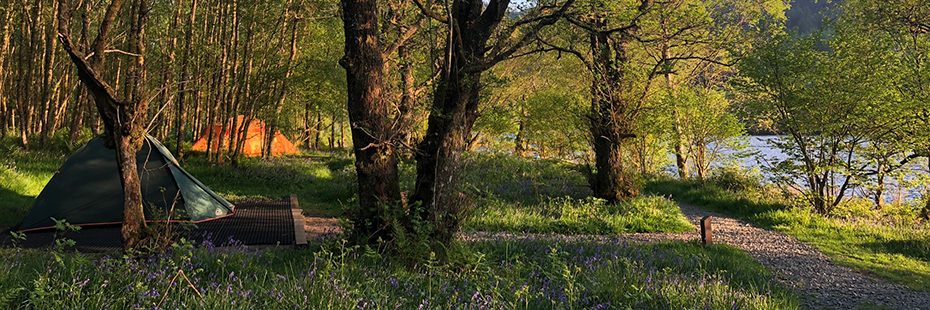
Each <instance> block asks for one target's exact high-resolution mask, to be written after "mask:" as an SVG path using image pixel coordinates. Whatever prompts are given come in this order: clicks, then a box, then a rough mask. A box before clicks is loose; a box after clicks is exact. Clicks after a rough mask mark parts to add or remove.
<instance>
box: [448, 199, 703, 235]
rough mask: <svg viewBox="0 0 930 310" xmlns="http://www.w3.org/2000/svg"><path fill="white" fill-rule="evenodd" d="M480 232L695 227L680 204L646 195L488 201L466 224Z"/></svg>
mask: <svg viewBox="0 0 930 310" xmlns="http://www.w3.org/2000/svg"><path fill="white" fill-rule="evenodd" d="M466 228H467V229H470V230H478V231H509V232H532V233H562V234H621V233H639V232H688V231H693V230H694V226H693V225H691V223H690V222H688V219H687V218H685V217H684V215H683V214H682V213H681V210H680V209H679V208H678V204H676V203H675V202H673V201H671V200H668V199H666V198H663V197H658V196H642V197H638V198H635V199H632V200H630V201H626V202H622V203H619V204H616V205H609V204H607V203H606V202H605V201H604V200H600V199H593V198H586V199H573V198H567V197H565V198H555V199H550V200H549V201H547V202H544V203H541V204H536V205H529V206H527V205H523V204H512V203H507V202H504V201H501V200H493V199H489V200H487V204H485V205H483V206H481V207H480V208H478V210H476V211H475V213H474V214H473V215H472V217H471V218H470V219H469V221H468V222H467V225H466Z"/></svg>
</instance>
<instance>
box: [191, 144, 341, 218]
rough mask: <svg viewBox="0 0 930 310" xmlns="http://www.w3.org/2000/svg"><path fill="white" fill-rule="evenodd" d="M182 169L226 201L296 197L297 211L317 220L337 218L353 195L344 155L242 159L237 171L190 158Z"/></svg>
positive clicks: (198, 158) (202, 158)
mask: <svg viewBox="0 0 930 310" xmlns="http://www.w3.org/2000/svg"><path fill="white" fill-rule="evenodd" d="M182 165H183V166H184V168H185V169H186V170H187V171H188V172H190V173H191V174H192V175H194V176H195V177H197V179H198V180H200V181H201V182H203V183H204V184H207V185H208V186H210V188H211V189H213V190H214V191H216V192H217V193H218V194H220V195H221V196H223V197H227V199H231V200H235V199H245V198H258V199H280V198H281V197H287V196H289V195H290V194H296V195H297V198H298V201H299V202H300V207H301V208H302V209H304V211H306V213H308V214H314V215H318V216H339V215H341V214H342V213H343V211H344V209H345V205H346V204H348V203H351V201H352V199H353V196H354V195H355V180H354V177H355V171H354V170H353V169H354V166H353V165H352V161H351V160H350V159H348V158H346V157H345V156H344V155H338V154H325V155H320V154H315V155H312V156H310V155H307V156H299V157H282V158H274V159H270V160H265V161H263V160H260V159H257V158H244V159H242V160H241V162H240V164H239V166H238V167H230V166H228V165H227V166H218V165H215V164H212V163H209V162H207V161H206V158H205V157H203V156H202V155H200V154H193V155H192V156H189V158H187V159H186V160H185V162H184V163H182Z"/></svg>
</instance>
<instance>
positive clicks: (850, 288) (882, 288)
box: [681, 205, 930, 309]
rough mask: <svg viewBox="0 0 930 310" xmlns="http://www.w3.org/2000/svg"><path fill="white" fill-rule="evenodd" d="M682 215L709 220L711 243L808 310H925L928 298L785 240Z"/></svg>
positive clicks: (691, 212) (723, 220)
mask: <svg viewBox="0 0 930 310" xmlns="http://www.w3.org/2000/svg"><path fill="white" fill-rule="evenodd" d="M681 211H682V212H683V213H684V214H685V216H687V217H688V219H690V220H691V221H692V222H694V223H698V222H699V221H700V219H701V218H702V217H704V216H706V215H710V216H712V217H713V219H712V222H713V224H712V226H713V231H714V240H715V241H716V242H719V243H726V244H729V245H732V246H735V247H738V248H740V249H743V250H744V251H746V252H747V253H749V255H751V256H752V257H753V258H755V259H756V260H758V261H759V262H760V263H761V264H762V265H764V266H765V267H767V268H768V269H769V270H771V271H773V272H774V273H775V276H776V279H777V280H778V281H779V282H781V283H782V284H784V285H786V286H788V287H790V288H793V289H794V290H795V291H796V292H797V293H798V294H799V295H800V296H801V301H802V303H803V305H804V306H805V307H807V308H810V309H857V308H861V307H869V306H881V307H888V308H890V309H930V293H927V292H919V291H914V290H911V289H909V288H907V287H904V286H902V285H898V284H894V283H890V282H888V281H886V280H883V279H880V278H877V277H875V276H872V275H869V274H866V273H864V272H862V271H858V270H855V269H852V268H849V267H845V266H840V265H837V264H835V263H833V262H832V261H830V259H829V258H828V257H827V256H826V255H824V254H823V253H821V252H820V251H818V250H816V249H814V248H813V247H812V246H810V245H807V244H804V243H802V242H800V241H798V240H796V239H794V238H792V237H789V236H787V235H785V234H782V233H779V232H775V231H771V230H765V229H762V228H757V227H753V226H751V225H749V224H746V223H745V222H742V221H739V220H736V219H733V218H730V217H727V216H723V215H720V214H715V213H712V212H707V211H704V210H702V209H699V208H697V207H694V206H690V205H682V206H681Z"/></svg>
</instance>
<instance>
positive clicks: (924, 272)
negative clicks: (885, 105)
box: [648, 179, 930, 291]
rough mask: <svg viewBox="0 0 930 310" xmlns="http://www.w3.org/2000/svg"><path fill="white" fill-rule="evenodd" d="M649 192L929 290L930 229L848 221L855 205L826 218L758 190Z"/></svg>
mask: <svg viewBox="0 0 930 310" xmlns="http://www.w3.org/2000/svg"><path fill="white" fill-rule="evenodd" d="M648 187H649V191H651V192H653V193H655V194H661V195H671V196H672V197H673V198H674V199H677V200H681V201H683V202H687V203H691V204H695V205H700V206H703V207H705V208H708V209H710V210H714V211H718V212H722V213H726V214H730V215H734V216H737V217H740V218H743V219H745V220H747V221H749V222H752V223H754V224H756V225H759V226H761V227H766V228H770V229H775V230H778V231H781V232H784V233H786V234H788V235H791V236H793V237H795V238H797V239H798V240H800V241H802V242H805V243H808V244H811V245H813V246H815V247H816V248H817V249H819V250H820V251H822V252H823V253H825V254H826V255H828V256H829V257H830V258H831V259H832V260H833V261H835V262H837V263H840V264H842V265H846V266H849V267H853V268H857V269H862V270H866V271H868V272H871V273H873V274H876V275H878V276H880V277H883V278H885V279H888V280H891V281H893V282H896V283H900V284H903V285H906V286H909V287H911V288H914V289H918V290H924V291H930V227H928V226H927V224H924V223H918V222H916V221H914V220H913V219H911V220H910V221H903V220H901V219H900V217H899V216H890V217H898V219H894V220H889V219H888V217H876V216H869V217H856V216H849V214H855V213H857V212H851V211H850V208H855V207H856V204H851V205H849V206H844V207H842V208H840V209H839V210H837V211H836V213H835V214H834V215H833V216H822V215H818V214H815V213H813V212H811V211H810V210H808V209H804V208H798V207H791V205H792V204H791V203H790V202H789V201H787V200H785V199H784V198H781V197H779V196H777V195H772V194H767V193H766V192H765V191H764V190H760V189H742V190H726V189H724V188H722V187H720V186H717V185H715V184H712V183H709V184H701V183H698V182H682V181H677V180H670V179H659V180H654V181H653V182H651V183H650V185H649V186H648Z"/></svg>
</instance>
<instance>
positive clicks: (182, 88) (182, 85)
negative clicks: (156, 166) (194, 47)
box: [174, 0, 197, 160]
mask: <svg viewBox="0 0 930 310" xmlns="http://www.w3.org/2000/svg"><path fill="white" fill-rule="evenodd" d="M196 17H197V0H191V9H190V14H189V15H188V18H187V24H186V25H185V30H184V58H183V59H182V61H181V73H180V75H179V77H178V84H177V87H178V95H177V102H176V103H175V115H174V116H175V122H174V126H175V127H174V130H175V135H174V138H175V145H174V155H175V156H176V157H177V159H178V160H182V159H184V141H185V139H184V125H185V120H186V119H187V107H186V106H185V99H186V98H185V96H186V95H187V92H188V90H187V84H188V83H190V81H189V80H190V75H189V74H188V70H189V68H190V62H191V57H192V56H191V41H192V39H193V38H192V37H193V33H194V23H195V22H196V20H195V18H196Z"/></svg>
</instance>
